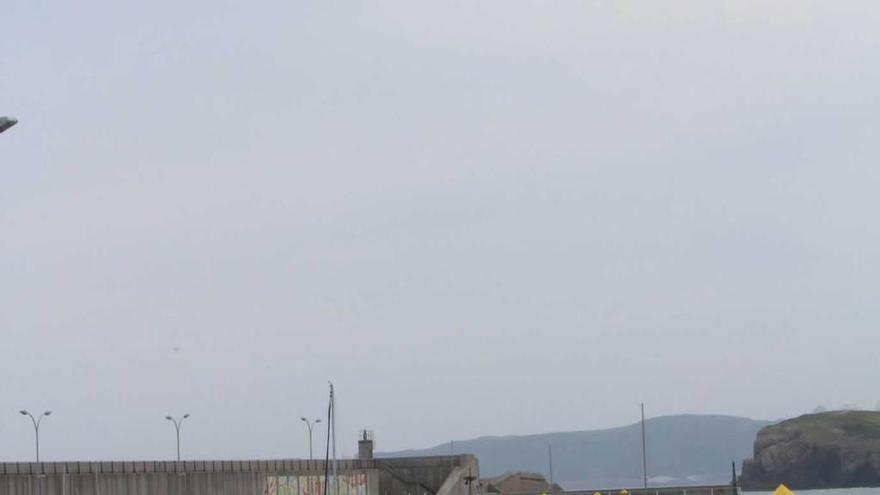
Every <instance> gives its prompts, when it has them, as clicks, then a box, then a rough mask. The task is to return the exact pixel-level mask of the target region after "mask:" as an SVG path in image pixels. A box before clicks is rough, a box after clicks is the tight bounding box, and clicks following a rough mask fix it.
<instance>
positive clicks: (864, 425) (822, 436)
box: [769, 411, 880, 443]
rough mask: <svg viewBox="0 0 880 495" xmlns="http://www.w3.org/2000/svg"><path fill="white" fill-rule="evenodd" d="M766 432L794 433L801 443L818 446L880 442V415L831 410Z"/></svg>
mask: <svg viewBox="0 0 880 495" xmlns="http://www.w3.org/2000/svg"><path fill="white" fill-rule="evenodd" d="M769 429H777V430H783V431H788V432H791V431H797V432H798V436H799V437H801V438H802V439H803V440H809V441H813V442H817V443H825V442H839V441H841V440H860V441H877V442H880V412H877V411H830V412H824V413H817V414H806V415H804V416H800V417H797V418H794V419H789V420H786V421H783V422H781V423H779V424H777V425H774V426H771V427H770V428H769Z"/></svg>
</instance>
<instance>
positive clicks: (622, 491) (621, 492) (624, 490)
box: [620, 488, 629, 495]
mask: <svg viewBox="0 0 880 495" xmlns="http://www.w3.org/2000/svg"><path fill="white" fill-rule="evenodd" d="M620 495H629V492H628V491H626V488H624V489H623V490H620Z"/></svg>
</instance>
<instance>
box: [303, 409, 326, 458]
mask: <svg viewBox="0 0 880 495" xmlns="http://www.w3.org/2000/svg"><path fill="white" fill-rule="evenodd" d="M299 419H301V420H303V421H304V422H305V424H306V426H308V427H309V460H311V459H312V427H313V426H315V425H316V424H318V423H320V422H321V418H318V419H316V420H315V422H314V423H310V422H309V420H308V419H306V418H299Z"/></svg>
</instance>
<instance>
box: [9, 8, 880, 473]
mask: <svg viewBox="0 0 880 495" xmlns="http://www.w3.org/2000/svg"><path fill="white" fill-rule="evenodd" d="M878 26H880V3H878V2H875V1H862V2H857V1H848V2H829V1H821V2H819V1H816V2H810V1H803V0H798V1H777V2H765V1H754V2H747V1H737V2H700V1H692V2H673V1H664V2H649V1H642V2H631V3H626V2H617V1H607V2H601V1H577V2H575V1H564V0H554V1H510V0H506V1H501V0H499V1H489V0H481V1H478V2H477V1H473V0H450V1H437V2H413V1H411V0H400V1H375V2H346V1H317V2H301V1H297V0H285V1H278V0H267V1H263V2H249V1H232V0H210V1H208V0H190V1H186V2H181V1H174V0H155V1H150V2H120V1H118V0H81V1H77V2H69V1H62V0H3V1H2V9H0V27H2V29H0V34H2V38H0V115H3V114H7V115H13V116H16V117H17V118H19V119H20V123H19V125H18V126H16V127H14V128H12V129H11V130H9V131H7V132H6V133H4V134H2V135H0V332H2V335H0V337H2V338H0V374H2V383H3V388H2V391H0V459H3V460H17V459H29V458H31V457H32V455H33V445H32V439H33V431H32V427H31V425H30V423H29V421H28V420H26V419H25V418H22V417H21V416H20V415H18V413H17V411H18V410H19V409H20V408H29V409H31V410H34V411H40V410H43V409H52V410H54V411H55V414H54V415H53V416H51V417H50V418H49V419H48V420H46V421H45V422H44V424H43V427H42V430H41V436H42V440H43V441H42V449H41V450H42V454H43V457H44V458H45V459H47V460H55V459H110V458H113V459H121V458H126V459H144V458H147V459H150V458H159V459H161V458H169V457H172V456H173V455H174V432H173V427H172V426H171V425H170V424H169V423H168V422H167V421H165V420H164V419H163V417H164V416H165V415H166V414H170V413H173V414H182V413H184V412H188V413H191V414H192V418H191V419H190V420H188V422H187V423H185V424H184V428H183V454H184V456H185V457H189V458H251V457H263V458H267V457H298V456H305V455H307V453H308V450H307V437H306V434H305V428H304V427H303V426H302V424H301V422H300V421H299V419H298V418H299V417H300V416H301V415H308V416H317V415H321V414H325V413H326V400H327V397H326V393H327V380H333V381H334V382H335V383H336V385H337V389H338V395H339V401H338V402H339V425H338V427H339V447H340V450H341V451H343V452H344V453H346V454H348V455H351V454H353V453H354V452H355V445H354V443H355V440H356V432H357V430H358V429H360V428H369V429H373V430H376V435H377V442H378V448H379V449H382V450H390V449H399V448H406V447H424V446H430V445H434V444H439V443H442V442H446V441H448V440H450V439H464V438H469V437H473V436H477V435H486V434H524V433H537V432H546V431H556V430H579V429H592V428H600V427H608V426H617V425H622V424H627V423H631V422H634V421H635V420H637V419H638V414H639V413H638V404H639V402H641V401H644V402H646V403H647V409H648V414H649V416H653V415H661V414H674V413H725V414H735V415H744V416H749V417H754V418H768V419H773V418H780V417H788V416H792V415H797V414H800V413H803V412H806V411H809V410H812V409H813V408H814V407H816V406H817V405H819V404H822V405H825V406H828V407H833V406H839V405H841V404H844V403H858V404H860V405H861V406H863V407H871V408H873V407H874V405H875V404H876V403H877V401H878V399H880V391H878V389H877V383H878V381H880V368H878V366H877V359H878V348H880V331H878V323H880V305H878V294H880V257H878V253H880V221H878V218H877V217H878V216H877V212H878V211H880V194H878V190H880V161H878V159H880V140H878V135H880V98H878V94H880V92H878V88H880V30H878V29H877V27H878ZM319 431H320V432H321V433H323V432H324V430H323V429H321V430H319ZM317 443H318V442H317V439H316V444H317Z"/></svg>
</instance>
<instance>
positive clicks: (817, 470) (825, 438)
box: [742, 411, 880, 490]
mask: <svg viewBox="0 0 880 495" xmlns="http://www.w3.org/2000/svg"><path fill="white" fill-rule="evenodd" d="M780 483H785V484H786V485H788V486H789V487H791V488H794V489H811V488H848V487H857V486H880V412H872V411H834V412H828V413H821V414H808V415H805V416H801V417H799V418H795V419H790V420H788V421H783V422H782V423H779V424H775V425H771V426H767V427H765V428H763V429H761V431H759V432H758V437H757V440H756V441H755V449H754V458H753V459H749V460H746V461H745V462H744V463H743V470H742V485H743V487H744V488H746V489H754V490H758V489H773V488H775V487H776V486H777V485H779V484H780Z"/></svg>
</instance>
